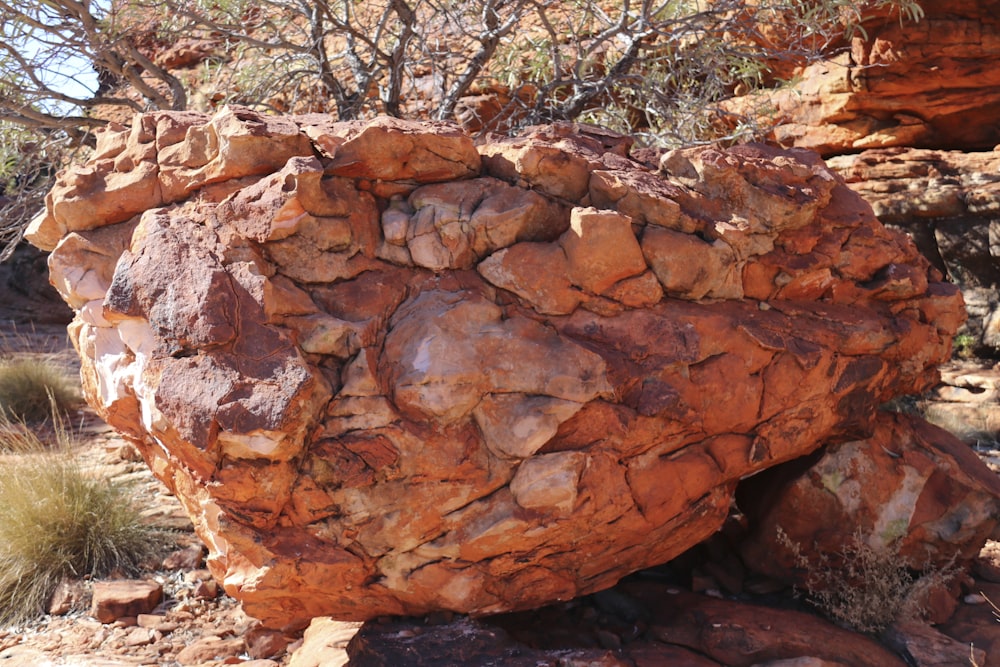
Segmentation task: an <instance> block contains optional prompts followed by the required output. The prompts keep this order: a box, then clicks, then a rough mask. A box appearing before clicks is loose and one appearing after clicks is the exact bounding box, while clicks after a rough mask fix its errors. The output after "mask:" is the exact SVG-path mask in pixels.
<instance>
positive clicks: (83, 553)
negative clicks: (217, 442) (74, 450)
mask: <svg viewBox="0 0 1000 667" xmlns="http://www.w3.org/2000/svg"><path fill="white" fill-rule="evenodd" d="M0 426H2V428H0V450H3V451H4V452H6V453H4V454H0V624H4V625H6V624H16V623H21V622H24V621H27V620H30V619H31V618H33V617H35V616H37V615H39V614H41V613H43V612H44V611H45V608H46V604H47V602H48V600H49V598H50V597H51V595H52V592H53V591H54V590H55V587H56V586H57V584H58V583H59V582H60V581H61V580H63V579H66V578H75V577H84V576H88V575H89V576H91V577H102V576H106V575H108V574H110V573H112V572H115V573H121V574H124V575H131V574H135V573H137V571H138V570H139V569H140V566H141V564H142V563H143V562H144V561H145V560H147V559H148V558H150V557H151V556H154V555H156V554H157V553H159V552H160V551H162V550H163V548H164V547H165V545H166V543H167V540H166V536H167V533H166V532H165V531H163V530H161V529H158V528H156V527H154V526H151V525H149V524H147V523H145V522H144V521H143V520H142V518H141V516H140V511H139V508H138V507H136V505H135V503H134V501H133V499H132V497H131V495H130V489H129V488H128V487H127V486H123V485H120V484H115V483H111V482H109V481H108V480H104V479H96V478H94V477H92V476H88V475H87V474H85V472H84V471H82V470H81V469H80V467H79V465H78V464H77V463H76V461H75V459H74V458H73V456H72V455H71V452H70V449H69V446H68V444H69V443H68V436H67V435H66V431H65V430H64V429H63V428H62V426H61V425H60V424H59V422H58V421H57V423H56V432H57V434H58V440H59V441H60V442H59V443H58V446H57V447H56V448H51V447H46V446H45V445H43V443H42V442H41V441H40V440H39V439H38V438H37V437H36V436H34V434H33V432H32V431H30V430H28V429H27V428H24V427H23V425H21V427H20V428H18V425H17V424H11V423H10V422H9V420H7V421H6V423H5V424H2V425H0Z"/></svg>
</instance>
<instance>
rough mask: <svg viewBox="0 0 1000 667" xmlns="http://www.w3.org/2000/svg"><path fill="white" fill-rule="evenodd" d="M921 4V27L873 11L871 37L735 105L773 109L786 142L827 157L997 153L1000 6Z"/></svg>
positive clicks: (984, 2)
mask: <svg viewBox="0 0 1000 667" xmlns="http://www.w3.org/2000/svg"><path fill="white" fill-rule="evenodd" d="M919 5H920V8H921V13H922V14H923V17H922V18H921V19H920V20H919V21H915V22H914V21H907V20H900V18H899V16H898V15H895V14H893V15H889V16H885V15H884V14H883V15H880V14H882V12H884V10H879V9H877V8H872V7H865V8H863V9H862V10H861V11H862V12H863V13H864V14H865V17H866V21H865V22H864V24H863V28H864V29H863V30H858V31H855V32H854V34H853V35H848V36H846V39H845V43H844V45H843V46H844V48H843V51H842V53H840V54H839V55H837V56H835V57H833V58H831V59H830V60H829V61H826V62H818V63H815V64H811V65H808V66H806V67H802V68H799V69H798V70H796V71H793V72H788V73H785V75H784V76H783V77H782V78H784V79H787V80H794V81H796V82H797V83H796V84H795V85H794V86H792V87H791V88H787V89H779V90H778V91H777V92H764V93H760V94H759V95H754V96H753V98H752V99H744V100H742V101H736V104H735V105H734V107H736V108H741V107H742V108H764V107H766V108H769V109H773V111H774V117H775V119H776V121H777V124H776V127H775V128H774V138H775V139H776V140H777V141H779V142H780V143H781V144H782V145H786V146H800V147H805V148H812V149H814V150H816V151H819V152H820V153H822V154H824V155H836V154H843V153H854V152H858V151H861V150H866V149H871V148H885V147H891V146H909V147H917V148H941V149H950V150H985V149H990V148H992V147H993V146H994V145H996V144H997V143H1000V129H998V127H997V124H996V117H997V112H998V110H1000V85H998V84H1000V69H998V68H997V67H996V66H995V65H996V62H997V60H998V58H1000V3H998V2H996V0H980V1H978V2H966V1H965V0H942V1H939V2H921V3H919ZM761 98H764V99H766V101H764V100H762V99H761Z"/></svg>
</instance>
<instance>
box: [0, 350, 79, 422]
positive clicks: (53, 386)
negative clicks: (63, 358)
mask: <svg viewBox="0 0 1000 667" xmlns="http://www.w3.org/2000/svg"><path fill="white" fill-rule="evenodd" d="M79 403H80V394H79V391H78V389H77V384H76V383H75V382H74V381H73V380H71V379H70V378H68V377H67V376H66V374H65V373H64V372H63V370H62V369H60V368H58V367H57V366H56V365H54V364H52V363H50V362H47V361H45V360H42V359H35V358H29V357H11V358H9V359H6V360H2V361H0V412H2V413H3V414H4V415H6V416H7V418H8V419H9V420H12V421H16V422H24V423H27V424H38V423H41V422H44V421H46V420H48V419H49V418H51V417H52V412H53V410H55V411H56V412H58V414H60V415H65V414H66V413H67V412H69V411H70V410H72V409H73V408H74V407H75V406H76V405H78V404H79Z"/></svg>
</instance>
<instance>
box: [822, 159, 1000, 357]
mask: <svg viewBox="0 0 1000 667" xmlns="http://www.w3.org/2000/svg"><path fill="white" fill-rule="evenodd" d="M827 164H828V165H829V166H830V168H831V169H833V170H834V171H836V172H837V173H839V174H840V175H841V176H843V177H844V180H845V181H846V182H847V184H848V185H849V186H850V187H851V189H852V190H854V191H855V192H857V193H858V194H860V195H861V196H862V197H864V199H865V201H867V202H868V203H870V204H871V205H872V208H873V209H874V211H875V215H877V216H878V218H879V220H880V221H882V222H883V223H885V224H886V225H890V226H894V227H898V228H900V229H903V230H905V231H906V232H907V233H908V234H909V235H910V236H912V237H913V239H914V242H915V243H916V244H917V247H918V248H919V249H920V251H921V252H922V253H923V254H924V255H925V256H926V257H928V258H929V259H930V260H931V262H932V263H934V264H935V265H936V266H937V267H938V268H939V269H940V270H941V271H942V272H944V273H945V275H946V276H947V277H948V279H949V281H950V282H952V283H954V284H956V285H958V286H959V287H961V289H962V294H963V296H964V298H965V303H966V308H967V309H968V313H969V320H968V322H967V324H966V326H965V327H964V328H963V329H962V333H963V334H965V335H967V336H968V337H969V338H968V340H967V341H966V345H967V346H968V347H969V348H970V350H969V351H976V352H980V353H986V355H988V356H997V355H1000V296H998V294H997V285H1000V220H998V216H1000V152H997V151H984V152H976V153H963V152H960V151H942V150H927V149H919V148H886V149H873V150H868V151H863V152H861V153H859V154H857V155H841V156H837V157H834V158H831V159H830V160H828V162H827Z"/></svg>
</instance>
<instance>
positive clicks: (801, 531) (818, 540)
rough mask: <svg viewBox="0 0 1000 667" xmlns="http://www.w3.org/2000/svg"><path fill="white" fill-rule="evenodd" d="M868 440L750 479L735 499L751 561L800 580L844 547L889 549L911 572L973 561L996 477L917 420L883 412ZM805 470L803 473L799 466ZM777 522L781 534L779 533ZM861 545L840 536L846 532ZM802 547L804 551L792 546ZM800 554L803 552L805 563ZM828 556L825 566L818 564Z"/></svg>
mask: <svg viewBox="0 0 1000 667" xmlns="http://www.w3.org/2000/svg"><path fill="white" fill-rule="evenodd" d="M874 423H875V429H874V432H873V433H872V435H871V437H869V438H867V439H865V440H858V441H852V442H843V443H838V444H835V445H831V446H829V447H826V448H825V449H824V450H823V451H822V453H821V454H820V455H818V456H816V457H815V460H808V459H804V460H802V461H794V462H791V463H788V464H785V465H783V466H777V467H775V468H772V469H770V470H768V471H766V472H764V473H761V475H758V476H757V477H754V478H752V479H750V480H747V481H746V482H745V483H744V484H745V485H746V486H745V487H744V488H742V489H741V490H740V507H741V509H743V510H744V511H745V512H747V514H748V515H749V516H750V517H751V525H752V526H753V531H752V534H751V535H750V536H749V538H748V539H746V540H745V541H744V543H743V555H744V560H745V562H746V563H747V564H748V565H749V566H750V567H752V568H753V569H755V570H757V571H759V572H764V573H766V574H768V575H769V576H772V577H776V578H778V579H785V580H787V581H789V583H795V584H796V585H800V586H809V585H810V584H812V585H815V584H816V583H817V582H816V581H808V580H807V579H806V577H807V572H806V570H808V571H811V572H813V573H815V572H819V571H820V570H821V569H822V568H823V567H824V566H825V567H837V566H838V565H839V563H838V561H841V560H842V559H843V558H844V557H845V556H847V555H849V553H848V552H849V551H856V550H857V549H862V548H867V549H870V550H871V551H872V552H873V553H878V554H886V555H892V556H893V557H894V559H896V560H898V562H899V563H900V564H904V563H905V564H906V565H907V566H909V567H910V568H912V569H914V570H931V569H935V568H938V569H943V568H947V567H949V566H950V565H952V564H954V563H956V562H967V561H970V560H972V559H973V558H974V557H975V556H976V555H977V554H978V552H979V549H980V548H981V546H982V544H983V543H984V542H985V540H986V538H987V537H988V536H989V532H990V530H992V528H993V527H994V525H995V521H994V520H993V519H992V518H991V517H995V516H997V514H998V512H1000V478H998V477H997V475H996V474H995V473H993V472H991V471H990V470H988V469H987V468H986V467H985V466H982V465H979V461H978V459H977V458H976V455H975V454H974V453H973V452H972V450H971V449H970V448H969V447H968V445H966V444H965V443H963V442H962V441H960V440H958V439H957V438H956V437H955V436H953V435H951V434H950V433H948V432H947V431H944V430H942V429H940V428H937V427H936V426H932V425H930V424H928V423H926V422H924V421H923V420H922V419H919V418H916V417H911V416H907V415H904V414H899V413H881V414H879V415H878V416H877V417H876V419H875V422H874ZM803 471H804V472H803ZM779 528H780V530H781V531H782V532H783V533H784V534H785V536H786V538H787V539H782V538H780V537H779ZM852 533H853V534H854V536H853V539H857V538H858V537H859V536H860V539H861V543H860V544H853V545H852V544H850V543H847V544H845V536H847V537H851V536H852ZM797 548H801V549H802V552H801V553H798V554H797V553H795V551H796V549H797ZM799 558H806V559H809V560H810V563H811V565H810V566H809V567H806V568H805V570H804V569H803V567H802V564H801V563H797V560H798V559H799ZM824 564H825V565H824Z"/></svg>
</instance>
